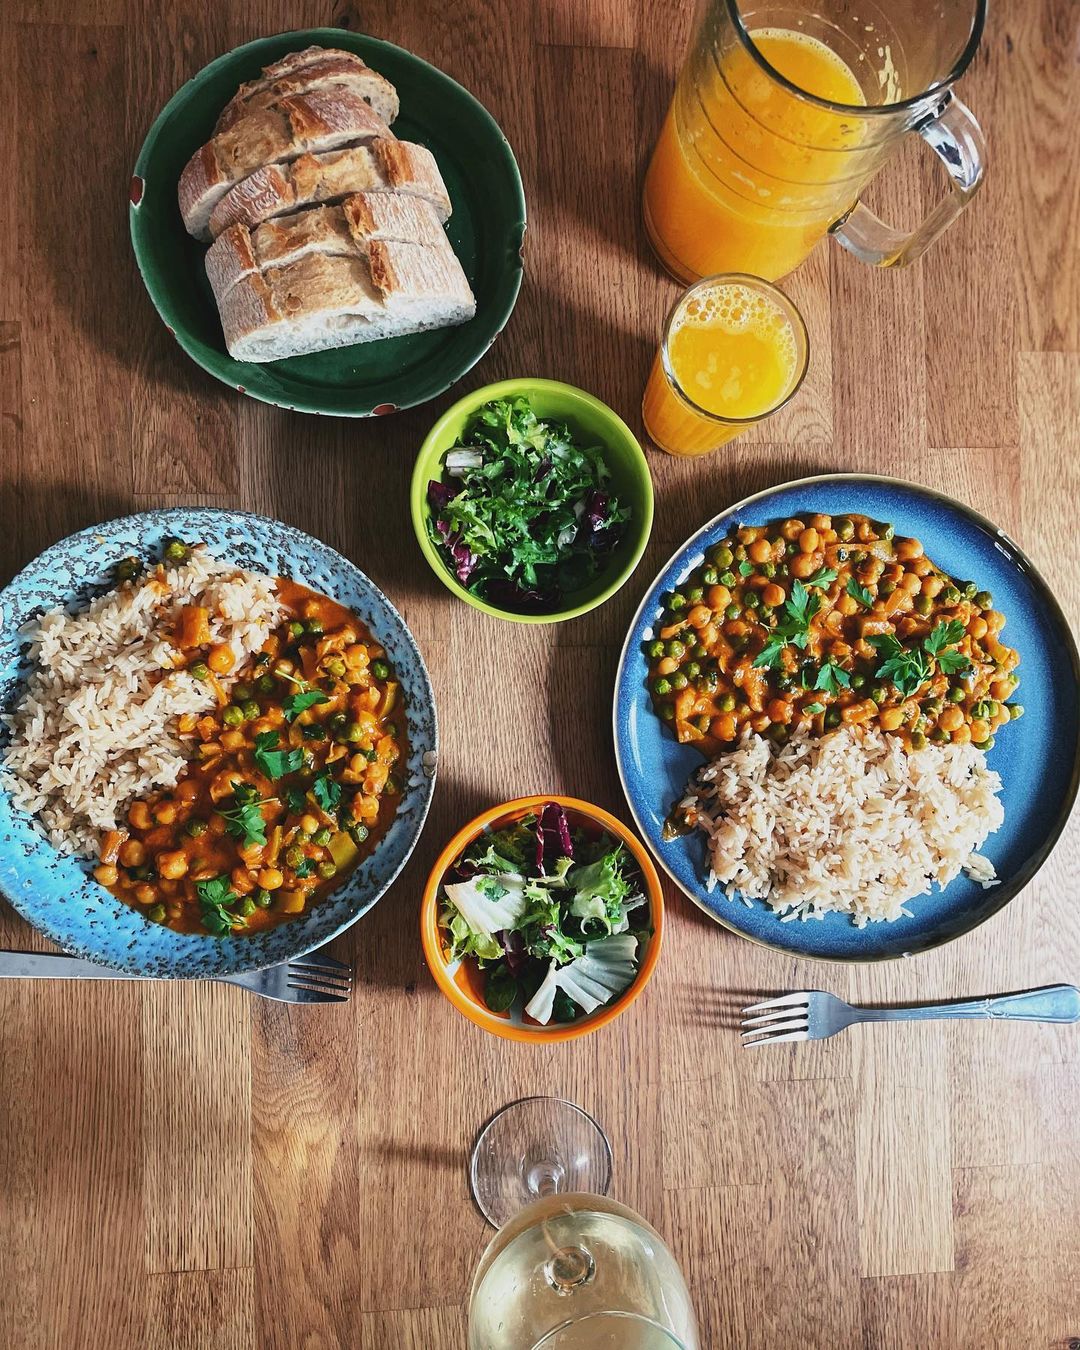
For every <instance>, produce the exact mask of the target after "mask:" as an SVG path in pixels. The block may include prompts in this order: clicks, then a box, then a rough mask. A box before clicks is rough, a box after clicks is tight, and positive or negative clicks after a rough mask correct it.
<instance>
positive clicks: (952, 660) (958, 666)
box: [937, 650, 971, 675]
mask: <svg viewBox="0 0 1080 1350" xmlns="http://www.w3.org/2000/svg"><path fill="white" fill-rule="evenodd" d="M937 663H938V669H939V670H941V671H943V672H944V673H945V674H946V675H959V674H960V673H961V672H962V671H965V670H970V669H971V662H970V661H969V660H968V659H967V657H966V656H965V655H964V653H963V652H955V651H951V650H950V651H947V652H938V657H937Z"/></svg>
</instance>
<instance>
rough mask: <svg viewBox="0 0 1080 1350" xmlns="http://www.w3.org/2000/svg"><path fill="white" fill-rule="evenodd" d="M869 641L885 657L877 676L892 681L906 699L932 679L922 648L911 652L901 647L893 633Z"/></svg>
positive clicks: (876, 673) (876, 672) (928, 663)
mask: <svg viewBox="0 0 1080 1350" xmlns="http://www.w3.org/2000/svg"><path fill="white" fill-rule="evenodd" d="M867 641H869V642H870V643H872V644H873V645H874V646H875V647H876V648H877V649H878V651H879V652H880V653H881V655H882V656H884V657H885V660H884V661H883V662H882V663H881V665H880V666H878V668H877V670H876V671H875V672H874V673H875V675H876V676H877V678H878V679H879V680H890V681H891V682H892V683H893V684H894V685H896V687H897V689H898V690H899V691H900V693H901V694H903V696H904V697H905V698H910V696H911V695H912V694H914V693H915V691H916V689H918V688H919V686H920V685H921V684H924V683H925V682H926V681H927V680H928V679H929V678H930V673H931V671H930V662H929V661H928V660H927V658H926V653H925V652H924V651H922V650H921V649H920V648H918V647H915V648H912V649H911V650H909V649H908V648H906V647H903V646H901V644H900V643H899V642H898V641H897V640H896V638H895V637H893V635H892V634H891V633H882V634H877V635H875V636H874V637H871V638H868V639H867Z"/></svg>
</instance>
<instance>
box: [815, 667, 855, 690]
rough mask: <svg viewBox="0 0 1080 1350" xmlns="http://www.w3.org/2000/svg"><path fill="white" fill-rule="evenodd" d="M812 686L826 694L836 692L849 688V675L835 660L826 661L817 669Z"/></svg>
mask: <svg viewBox="0 0 1080 1350" xmlns="http://www.w3.org/2000/svg"><path fill="white" fill-rule="evenodd" d="M814 688H815V689H820V690H822V692H824V693H826V694H838V693H839V692H840V690H841V689H850V688H851V676H850V675H849V674H848V673H847V671H846V670H845V669H844V667H843V666H838V665H837V664H836V662H835V661H826V662H825V664H824V665H823V666H822V667H821V669H820V670H819V671H818V674H817V679H816V680H815V681H814Z"/></svg>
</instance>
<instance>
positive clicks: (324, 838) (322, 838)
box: [312, 825, 334, 848]
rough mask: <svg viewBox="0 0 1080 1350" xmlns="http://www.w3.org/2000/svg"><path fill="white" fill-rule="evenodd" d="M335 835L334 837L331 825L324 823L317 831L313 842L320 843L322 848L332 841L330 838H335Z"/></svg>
mask: <svg viewBox="0 0 1080 1350" xmlns="http://www.w3.org/2000/svg"><path fill="white" fill-rule="evenodd" d="M333 837H334V832H333V830H332V829H331V828H330V826H329V825H324V826H323V827H322V829H321V830H316V831H315V835H314V837H313V839H312V843H315V844H318V846H319V847H320V848H325V847H326V846H327V844H328V843H329V842H330V840H331V839H333Z"/></svg>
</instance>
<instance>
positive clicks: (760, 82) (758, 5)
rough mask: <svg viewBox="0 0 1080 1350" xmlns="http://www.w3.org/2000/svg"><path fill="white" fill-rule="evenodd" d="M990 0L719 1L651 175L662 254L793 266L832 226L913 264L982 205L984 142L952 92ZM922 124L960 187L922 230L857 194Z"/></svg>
mask: <svg viewBox="0 0 1080 1350" xmlns="http://www.w3.org/2000/svg"><path fill="white" fill-rule="evenodd" d="M985 17H986V0H707V3H706V4H705V8H704V12H703V14H702V15H701V18H700V22H699V26H698V29H697V33H696V36H695V38H694V40H693V43H692V45H691V48H690V51H689V53H688V55H687V58H686V61H685V63H684V65H683V68H682V71H681V73H680V74H679V77H678V82H677V85H676V89H675V96H674V100H673V102H672V105H671V108H670V110H669V112H668V115H667V120H666V121H665V123H664V126H663V129H662V131H661V133H660V138H659V140H658V142H657V145H656V148H655V150H654V151H653V156H652V161H651V163H650V165H649V169H648V173H647V175H646V179H645V198H644V215H645V226H646V230H647V231H648V235H649V239H650V241H651V242H652V246H653V248H654V250H655V251H656V254H657V256H658V257H659V258H660V260H661V262H663V263H664V265H665V266H666V267H667V269H668V270H669V271H670V272H671V273H672V274H673V275H674V276H676V277H678V278H679V280H681V281H684V282H685V281H690V280H694V279H696V278H697V277H702V276H708V275H709V274H711V273H714V272H751V273H754V274H756V275H758V276H761V277H765V278H766V279H767V280H770V281H772V280H775V279H776V278H777V277H781V276H784V275H785V274H786V273H788V272H790V271H791V270H792V269H793V268H795V267H797V266H798V265H799V263H801V262H802V261H803V259H804V258H805V257H806V255H807V254H808V253H809V252H810V250H811V249H812V248H813V246H814V244H815V243H817V241H818V240H819V239H821V238H823V237H824V236H825V235H826V234H827V233H828V234H833V235H835V236H836V238H837V239H839V241H840V242H841V244H843V245H844V246H845V248H848V249H850V250H851V252H852V253H854V254H855V255H856V257H858V258H861V259H862V260H863V261H864V262H868V263H874V264H876V265H878V266H882V267H890V266H897V265H902V264H906V263H910V262H913V261H914V260H915V259H916V258H918V257H919V256H920V255H921V254H922V253H923V252H924V251H925V250H926V249H927V248H928V247H929V245H930V244H931V243H932V242H933V241H934V239H936V238H937V236H938V235H939V234H940V233H941V232H942V230H944V229H945V227H946V226H947V225H948V224H949V223H950V222H951V221H952V220H954V219H955V217H956V216H957V215H958V214H959V212H960V211H961V210H962V209H963V207H964V206H965V205H966V204H967V203H968V201H970V199H971V197H972V194H973V193H974V192H975V191H976V190H977V189H978V187H979V184H980V183H981V182H982V178H983V140H982V133H981V132H980V130H979V126H978V123H977V122H976V121H975V118H974V117H973V116H972V114H971V113H970V112H969V111H968V109H967V108H966V107H965V106H964V104H963V103H961V102H960V101H959V99H957V98H956V97H955V95H954V94H953V92H952V87H953V85H954V83H955V82H956V81H957V80H958V79H959V78H960V76H961V75H963V73H964V71H965V70H966V69H967V67H968V66H969V64H970V63H971V59H972V57H973V56H974V55H975V51H976V49H977V47H978V45H979V39H980V37H981V36H982V30H983V25H984V22H985ZM909 131H914V132H917V133H918V135H920V136H921V137H922V138H923V140H924V141H925V142H926V143H927V145H929V146H930V148H931V149H932V150H933V151H934V153H935V154H936V155H937V156H938V158H939V159H940V160H941V162H942V164H943V165H944V166H945V170H946V172H947V174H948V181H949V187H950V189H951V191H950V192H949V194H948V195H947V196H946V197H945V198H944V199H943V200H942V201H940V202H939V203H938V204H937V205H936V206H935V207H934V208H933V209H932V210H931V211H930V213H929V214H928V215H927V216H926V218H925V219H924V220H923V221H922V223H921V224H920V225H919V226H917V227H916V229H914V230H913V231H911V232H910V233H909V232H907V231H903V230H897V229H894V228H892V227H891V226H889V225H887V224H886V223H885V222H884V221H883V220H880V219H879V218H878V217H877V216H876V215H875V214H874V213H873V212H872V211H871V210H870V209H869V208H868V207H867V206H865V205H864V204H863V203H862V202H860V201H859V194H860V192H861V191H862V190H863V188H864V187H865V186H866V184H867V183H868V182H869V181H870V179H872V178H873V177H874V175H875V174H876V173H877V171H878V170H879V169H880V168H881V167H882V165H883V164H884V163H885V161H886V160H887V159H888V158H889V157H890V156H891V155H892V154H893V153H894V151H895V150H896V149H897V147H898V146H899V144H900V141H901V139H902V138H903V136H904V135H905V134H906V133H907V132H909Z"/></svg>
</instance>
